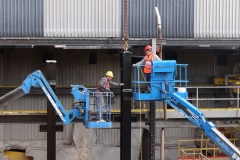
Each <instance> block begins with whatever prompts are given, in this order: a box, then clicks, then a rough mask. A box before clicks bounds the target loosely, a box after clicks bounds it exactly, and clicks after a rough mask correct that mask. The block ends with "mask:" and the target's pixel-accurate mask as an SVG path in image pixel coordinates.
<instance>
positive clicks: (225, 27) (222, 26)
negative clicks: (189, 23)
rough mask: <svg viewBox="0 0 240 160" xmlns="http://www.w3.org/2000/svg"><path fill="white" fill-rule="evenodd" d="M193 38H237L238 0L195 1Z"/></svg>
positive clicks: (239, 35) (238, 34) (238, 29)
mask: <svg viewBox="0 0 240 160" xmlns="http://www.w3.org/2000/svg"><path fill="white" fill-rule="evenodd" d="M195 1H196V2H195V6H194V15H195V16H194V37H195V38H239V37H240V11H239V7H240V1H239V0H195Z"/></svg>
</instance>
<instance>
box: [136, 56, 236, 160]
mask: <svg viewBox="0 0 240 160" xmlns="http://www.w3.org/2000/svg"><path fill="white" fill-rule="evenodd" d="M177 72H178V73H177ZM141 75H142V72H141V66H136V67H134V81H133V84H134V92H133V99H134V100H145V101H162V102H166V103H167V104H169V105H170V106H171V107H173V108H174V109H176V110H177V111H178V112H179V113H181V114H183V115H184V116H185V117H186V118H188V119H189V120H190V121H191V122H192V123H193V124H195V125H197V126H198V127H200V128H201V129H202V130H203V131H204V133H205V135H206V136H207V137H209V138H210V139H211V140H212V141H213V142H214V143H215V144H216V145H217V146H218V147H219V148H220V149H221V150H222V151H224V153H225V154H226V155H227V156H228V157H229V158H231V159H232V160H240V151H239V149H238V148H237V147H236V146H235V145H234V144H232V143H231V142H230V141H229V140H228V139H227V138H226V137H225V136H224V135H223V134H222V133H221V132H219V131H218V130H217V129H216V127H215V125H214V124H213V123H212V122H208V121H207V120H206V119H205V118H204V115H203V113H202V112H201V111H200V110H199V109H198V108H196V107H195V106H193V105H192V104H191V103H189V102H188V101H187V100H186V99H185V98H187V97H188V93H187V91H186V87H187V82H188V81H187V65H186V64H176V61H174V60H163V61H153V62H152V72H151V80H150V82H145V81H144V80H143V79H142V76H141ZM176 77H178V80H176V79H175V78H176ZM175 84H178V87H179V89H178V91H175ZM145 85H148V88H149V92H147V93H146V92H141V90H140V88H141V86H145Z"/></svg>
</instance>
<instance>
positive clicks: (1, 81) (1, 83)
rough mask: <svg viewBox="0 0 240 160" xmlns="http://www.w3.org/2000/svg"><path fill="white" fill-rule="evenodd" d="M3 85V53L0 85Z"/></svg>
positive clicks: (0, 59) (0, 55)
mask: <svg viewBox="0 0 240 160" xmlns="http://www.w3.org/2000/svg"><path fill="white" fill-rule="evenodd" d="M0 52H1V51H0ZM1 85H3V55H2V54H0V86H1Z"/></svg>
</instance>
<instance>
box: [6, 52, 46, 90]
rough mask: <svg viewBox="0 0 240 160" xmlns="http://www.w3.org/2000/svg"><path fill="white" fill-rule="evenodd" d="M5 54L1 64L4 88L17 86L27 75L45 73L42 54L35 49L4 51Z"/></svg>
mask: <svg viewBox="0 0 240 160" xmlns="http://www.w3.org/2000/svg"><path fill="white" fill-rule="evenodd" d="M5 53H6V54H3V64H2V65H3V69H2V72H3V75H4V76H3V85H4V86H18V85H20V84H22V82H23V80H25V78H26V77H27V75H28V74H30V73H32V72H34V71H36V70H41V71H42V72H43V73H45V71H46V64H44V63H42V53H41V51H39V50H37V49H34V50H33V49H5ZM33 53H35V54H33Z"/></svg>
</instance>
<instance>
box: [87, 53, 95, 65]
mask: <svg viewBox="0 0 240 160" xmlns="http://www.w3.org/2000/svg"><path fill="white" fill-rule="evenodd" d="M88 58H89V64H97V53H96V52H90V53H89V57H88Z"/></svg>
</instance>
